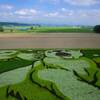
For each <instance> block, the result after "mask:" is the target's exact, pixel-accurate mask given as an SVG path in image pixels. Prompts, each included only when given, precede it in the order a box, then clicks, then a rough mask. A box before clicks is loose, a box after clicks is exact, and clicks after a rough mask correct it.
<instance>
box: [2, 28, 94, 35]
mask: <svg viewBox="0 0 100 100" xmlns="http://www.w3.org/2000/svg"><path fill="white" fill-rule="evenodd" d="M1 32H3V33H9V32H10V33H70V32H71V33H93V27H88V26H87V27H81V26H80V27H78V26H76V27H75V26H40V27H39V26H12V27H11V26H4V27H3V30H2V31H1Z"/></svg>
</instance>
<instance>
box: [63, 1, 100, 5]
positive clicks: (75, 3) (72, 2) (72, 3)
mask: <svg viewBox="0 0 100 100" xmlns="http://www.w3.org/2000/svg"><path fill="white" fill-rule="evenodd" d="M64 1H65V2H67V3H69V4H71V5H79V6H90V5H94V4H97V3H100V1H99V0H64Z"/></svg>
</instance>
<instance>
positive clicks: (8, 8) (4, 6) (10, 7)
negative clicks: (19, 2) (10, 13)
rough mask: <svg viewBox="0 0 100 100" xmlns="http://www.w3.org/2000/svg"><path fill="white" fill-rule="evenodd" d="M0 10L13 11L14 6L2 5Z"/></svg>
mask: <svg viewBox="0 0 100 100" xmlns="http://www.w3.org/2000/svg"><path fill="white" fill-rule="evenodd" d="M0 9H3V10H11V9H13V6H12V5H8V4H2V5H0Z"/></svg>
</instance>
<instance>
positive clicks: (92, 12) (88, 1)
mask: <svg viewBox="0 0 100 100" xmlns="http://www.w3.org/2000/svg"><path fill="white" fill-rule="evenodd" d="M0 21H2V22H3V21H7V22H22V23H44V24H67V25H96V24H100V0H0Z"/></svg>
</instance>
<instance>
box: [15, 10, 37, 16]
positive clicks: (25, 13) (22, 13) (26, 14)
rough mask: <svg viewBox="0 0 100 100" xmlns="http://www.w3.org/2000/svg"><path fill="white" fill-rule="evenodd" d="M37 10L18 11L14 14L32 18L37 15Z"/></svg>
mask: <svg viewBox="0 0 100 100" xmlns="http://www.w3.org/2000/svg"><path fill="white" fill-rule="evenodd" d="M37 12H38V11H37V10H35V9H20V10H17V11H15V14H17V15H21V16H33V15H36V14H37Z"/></svg>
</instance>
